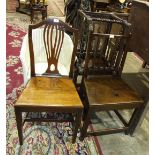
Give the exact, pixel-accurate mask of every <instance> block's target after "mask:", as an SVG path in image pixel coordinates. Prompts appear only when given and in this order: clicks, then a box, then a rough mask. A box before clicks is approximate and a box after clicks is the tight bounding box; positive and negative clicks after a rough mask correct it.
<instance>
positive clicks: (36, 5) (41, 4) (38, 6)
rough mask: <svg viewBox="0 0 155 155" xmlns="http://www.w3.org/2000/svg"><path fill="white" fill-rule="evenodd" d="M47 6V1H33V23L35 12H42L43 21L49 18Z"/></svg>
mask: <svg viewBox="0 0 155 155" xmlns="http://www.w3.org/2000/svg"><path fill="white" fill-rule="evenodd" d="M47 6H48V5H46V4H45V0H42V1H40V0H37V1H36V0H32V1H31V3H30V12H31V14H30V16H31V23H32V22H33V19H34V13H35V12H40V13H41V15H42V20H45V19H46V18H47Z"/></svg>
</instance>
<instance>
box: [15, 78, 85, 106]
mask: <svg viewBox="0 0 155 155" xmlns="http://www.w3.org/2000/svg"><path fill="white" fill-rule="evenodd" d="M16 106H18V107H20V106H27V107H34V106H42V107H47V108H49V107H53V108H54V107H59V108H61V107H62V108H64V106H65V107H77V108H78V107H79V108H82V107H83V105H82V103H81V100H80V98H79V96H78V93H77V92H76V88H75V86H74V83H73V81H72V79H69V78H48V77H33V78H31V79H30V81H29V82H28V84H27V86H26V88H25V89H24V91H23V93H22V94H21V96H20V97H19V99H18V101H17V102H16Z"/></svg>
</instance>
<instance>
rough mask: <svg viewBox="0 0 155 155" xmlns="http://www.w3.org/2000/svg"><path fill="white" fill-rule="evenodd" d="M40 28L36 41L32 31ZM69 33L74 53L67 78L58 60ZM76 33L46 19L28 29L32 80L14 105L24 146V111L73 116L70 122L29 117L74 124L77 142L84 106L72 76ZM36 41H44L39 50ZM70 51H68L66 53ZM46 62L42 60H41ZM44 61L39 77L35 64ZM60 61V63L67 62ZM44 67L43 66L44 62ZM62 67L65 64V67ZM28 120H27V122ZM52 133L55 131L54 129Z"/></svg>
mask: <svg viewBox="0 0 155 155" xmlns="http://www.w3.org/2000/svg"><path fill="white" fill-rule="evenodd" d="M36 29H39V30H40V31H37V32H38V33H40V34H39V35H38V36H40V37H37V39H36V38H35V39H34V38H33V37H35V35H33V34H34V33H33V31H34V30H36ZM66 32H68V33H70V34H72V37H70V36H68V37H69V38H70V39H71V38H72V39H73V40H72V42H73V45H74V47H73V49H72V53H71V54H70V55H69V54H68V55H66V59H63V60H64V61H65V60H68V59H67V56H69V62H67V63H68V65H69V73H68V76H67V75H65V76H63V75H61V74H60V68H59V59H60V57H61V58H63V57H62V55H61V54H62V53H64V54H65V52H66V51H64V48H63V50H62V49H61V48H62V47H64V46H65V45H63V44H64V43H65V41H64V39H65V37H64V36H66V35H68V34H67V33H66ZM77 32H78V30H76V29H73V28H71V27H69V26H68V25H67V24H65V23H64V22H62V21H60V20H58V19H55V18H53V19H47V20H45V21H43V22H41V23H39V24H36V25H30V26H29V34H28V37H29V49H30V50H29V51H30V64H31V65H30V67H31V79H30V80H29V81H28V83H27V85H26V87H25V89H24V90H23V92H22V94H21V95H20V97H19V98H18V100H17V102H16V103H15V115H16V121H17V129H18V135H19V141H20V145H22V144H23V136H22V126H23V121H22V113H23V112H61V113H64V114H65V113H67V114H68V113H70V114H72V116H73V119H70V120H60V118H57V119H53V120H52V119H49V118H47V119H45V118H35V119H34V118H30V119H29V121H56V122H57V121H58V122H63V121H74V124H73V139H72V142H73V143H74V142H75V141H76V136H77V131H78V128H79V127H80V123H81V116H82V111H83V104H82V102H81V100H80V98H79V96H78V93H77V91H76V88H75V86H74V83H73V80H72V77H73V69H74V61H75V52H76V48H77V47H76V46H77V36H78V35H77ZM41 40H42V41H41ZM34 41H35V44H36V41H37V45H38V46H39V45H40V43H41V42H42V45H41V47H42V46H43V45H44V48H43V47H42V48H41V50H40V51H38V49H39V48H37V52H36V49H35V48H34V47H35V46H33V45H34ZM66 46H68V45H66ZM68 51H69V49H68V50H67V52H68ZM39 52H41V53H43V54H41V55H46V57H39V59H36V57H37V56H39V54H38V53H39ZM41 59H43V60H41ZM38 61H40V62H44V61H45V62H44V64H45V63H46V64H47V65H46V66H47V68H45V71H44V72H43V73H42V74H39V75H38V74H36V72H35V69H36V68H35V65H36V63H38ZM64 61H61V63H64ZM41 64H42V63H41ZM62 65H63V64H62ZM26 120H28V119H27V118H26V119H25V120H24V122H25V121H26ZM51 130H52V129H51Z"/></svg>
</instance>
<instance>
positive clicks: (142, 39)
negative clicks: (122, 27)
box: [128, 0, 149, 66]
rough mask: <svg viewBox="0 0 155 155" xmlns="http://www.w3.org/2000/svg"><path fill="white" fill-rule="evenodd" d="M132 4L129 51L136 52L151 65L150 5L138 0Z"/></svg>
mask: <svg viewBox="0 0 155 155" xmlns="http://www.w3.org/2000/svg"><path fill="white" fill-rule="evenodd" d="M132 3H133V6H132V8H131V11H130V16H129V22H131V24H132V27H131V28H132V29H131V33H132V37H131V39H130V40H129V46H128V47H129V51H134V52H135V53H137V54H138V55H139V56H140V57H141V58H142V59H143V60H144V63H145V64H149V3H148V2H144V1H137V0H134V1H133V2H132ZM144 66H145V65H144Z"/></svg>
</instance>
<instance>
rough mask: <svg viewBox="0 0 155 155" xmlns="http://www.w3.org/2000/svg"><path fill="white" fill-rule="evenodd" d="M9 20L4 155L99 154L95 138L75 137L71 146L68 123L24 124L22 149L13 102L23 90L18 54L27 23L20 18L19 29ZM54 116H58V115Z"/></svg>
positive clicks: (99, 150)
mask: <svg viewBox="0 0 155 155" xmlns="http://www.w3.org/2000/svg"><path fill="white" fill-rule="evenodd" d="M22 19H23V18H22ZM11 21H12V19H11V18H7V26H6V28H7V32H6V37H7V45H6V47H7V53H6V56H7V57H6V63H7V68H6V77H7V78H6V79H7V82H6V95H7V98H6V99H7V100H6V104H7V105H6V107H7V109H6V110H7V114H6V122H7V124H6V125H7V126H6V129H7V138H6V139H7V150H6V152H7V155H75V154H82V155H87V154H89V155H97V154H100V155H101V154H102V152H101V149H100V146H99V144H98V140H97V138H86V139H85V140H84V142H81V141H79V138H77V143H75V144H72V143H70V142H71V138H72V126H71V124H70V123H68V122H67V123H54V122H53V123H45V122H43V123H37V122H36V123H30V122H29V123H25V124H24V127H23V134H24V135H23V136H24V143H23V145H22V146H20V145H19V140H18V135H17V128H16V121H15V114H14V103H15V101H16V99H17V97H18V96H19V95H20V94H21V92H22V90H23V73H22V66H21V62H20V59H19V53H20V48H21V45H22V40H23V37H24V35H25V34H26V32H27V25H28V24H26V19H25V20H24V19H23V22H22V23H21V24H20V25H21V26H20V27H19V26H18V22H19V19H14V22H13V21H12V22H11ZM15 23H16V24H15ZM24 23H25V24H24ZM57 117H61V115H59V116H57ZM78 137H79V133H78Z"/></svg>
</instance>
